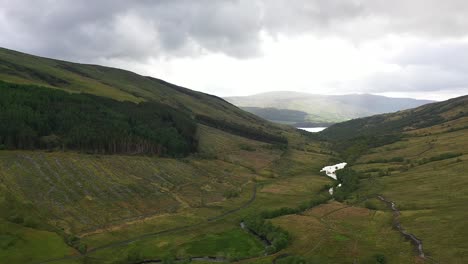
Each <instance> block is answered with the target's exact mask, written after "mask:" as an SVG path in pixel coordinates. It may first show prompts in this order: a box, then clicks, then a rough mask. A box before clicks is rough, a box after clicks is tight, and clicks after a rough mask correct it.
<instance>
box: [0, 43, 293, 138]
mask: <svg viewBox="0 0 468 264" xmlns="http://www.w3.org/2000/svg"><path fill="white" fill-rule="evenodd" d="M0 80H2V81H4V82H8V83H16V84H34V85H38V86H41V87H49V88H57V89H61V90H64V91H68V92H72V93H89V94H93V95H97V96H102V97H108V98H112V99H115V100H118V101H130V102H134V103H138V102H144V101H152V102H157V103H161V104H164V105H168V106H170V107H172V108H175V109H178V110H180V111H184V112H186V113H187V114H188V115H190V116H192V117H193V118H194V119H196V120H197V121H198V122H200V123H205V124H208V125H210V126H216V127H219V128H225V127H230V128H231V129H230V131H231V133H238V134H240V133H243V132H242V131H244V130H253V132H249V131H246V132H245V133H244V134H260V133H268V134H272V135H275V134H278V133H279V132H280V131H281V130H284V129H285V128H279V127H278V126H274V125H272V124H270V123H268V122H265V121H264V120H262V119H260V118H258V117H256V116H255V115H252V114H250V113H248V112H245V111H242V110H240V109H239V108H237V107H235V106H233V105H232V104H230V103H228V102H226V101H224V100H223V99H221V98H218V97H216V96H212V95H208V94H204V93H201V92H196V91H192V90H189V89H187V88H184V87H180V86H177V85H174V84H171V83H168V82H165V81H163V80H160V79H156V78H153V77H146V76H141V75H138V74H136V73H133V72H130V71H125V70H121V69H116V68H110V67H103V66H99V65H89V64H78V63H72V62H66V61H60V60H53V59H48V58H42V57H38V56H33V55H29V54H25V53H20V52H17V51H13V50H8V49H4V48H0ZM234 126H236V128H235V129H233V127H234ZM262 131H263V132H262Z"/></svg>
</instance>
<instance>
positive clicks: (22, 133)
mask: <svg viewBox="0 0 468 264" xmlns="http://www.w3.org/2000/svg"><path fill="white" fill-rule="evenodd" d="M0 59H1V60H0V69H2V71H1V72H0V79H1V83H0V88H1V89H2V90H1V91H2V95H4V97H2V98H1V99H0V109H1V110H2V112H1V113H0V119H1V120H2V123H1V124H0V263H37V264H39V263H57V264H82V263H87V264H89V263H96V264H97V263H109V264H111V263H120V264H124V263H126V264H137V263H214V262H225V263H257V264H261V263H265V264H266V263H279V264H281V263H283V264H288V263H289V264H292V263H312V264H313V263H463V261H464V260H465V259H466V258H467V256H468V255H467V254H468V244H467V242H466V241H465V240H466V239H465V238H466V236H467V235H468V233H467V232H466V230H465V228H464V224H465V222H466V221H465V219H466V218H467V217H468V215H467V212H468V211H467V210H464V208H466V202H467V201H468V193H467V191H466V190H465V189H466V188H464V186H465V185H466V182H467V181H468V177H467V176H466V171H467V165H468V159H467V155H468V138H467V136H466V129H467V128H468V118H467V116H466V115H467V113H468V110H467V109H468V100H467V97H466V96H465V97H458V98H454V99H451V100H448V101H444V102H437V103H433V104H428V105H423V106H420V107H418V108H414V109H409V110H404V111H399V112H395V113H388V114H383V115H374V116H371V117H366V118H358V119H353V120H350V121H347V122H342V123H338V124H335V125H333V126H330V127H329V128H327V129H325V130H323V131H322V132H319V133H309V132H306V131H303V130H298V129H295V128H293V127H291V126H287V125H282V124H276V123H272V122H269V121H267V120H264V119H262V118H260V117H257V116H255V115H252V114H250V113H247V112H244V111H243V110H241V109H239V108H237V107H235V106H234V105H232V104H230V103H228V102H226V101H224V100H223V99H220V98H218V97H215V96H212V95H208V94H204V93H200V92H195V91H192V90H189V89H187V88H183V87H180V86H176V85H173V84H170V83H167V82H164V81H162V80H158V79H154V78H151V77H145V76H140V75H137V74H135V73H131V72H127V71H123V70H119V69H115V68H107V67H103V66H96V65H85V64H75V63H71V62H64V61H57V60H52V59H47V58H41V57H36V56H32V55H28V54H22V53H19V52H15V51H11V50H6V49H1V50H0ZM73 113H77V114H76V116H74V114H73ZM78 116H79V118H78ZM343 162H346V163H343ZM333 164H336V165H334V167H335V168H336V166H338V167H339V170H336V172H335V170H333V171H331V170H328V172H327V174H326V173H324V172H323V171H322V172H321V170H322V169H325V168H326V167H325V166H329V165H333ZM343 164H344V165H343ZM324 167H325V168H324ZM325 170H327V169H325ZM335 173H336V174H335ZM327 175H328V176H327ZM330 175H333V176H335V177H331V176H330ZM332 178H333V179H332ZM338 186H339V187H338ZM329 190H333V192H332V193H330V192H329ZM392 203H393V204H392ZM389 204H390V207H389V206H388V205H389ZM398 225H401V227H402V228H398ZM395 227H396V228H395ZM403 229H404V231H403ZM405 232H406V235H405ZM402 234H403V235H402ZM413 238H414V239H413ZM417 241H422V249H421V251H417V250H415V245H416V248H418V247H419V245H420V244H418V243H417Z"/></svg>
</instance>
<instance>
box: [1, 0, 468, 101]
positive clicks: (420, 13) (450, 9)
mask: <svg viewBox="0 0 468 264" xmlns="http://www.w3.org/2000/svg"><path fill="white" fill-rule="evenodd" d="M0 6H1V8H0V32H1V34H0V46H1V47H5V48H9V49H14V50H18V51H22V52H27V53H32V54H35V55H39V56H45V57H52V58H56V59H62V60H70V61H75V62H81V63H93V64H102V65H106V66H112V67H118V68H124V69H128V70H131V71H135V72H137V73H139V74H142V75H149V76H153V77H157V78H161V79H164V80H166V81H169V82H172V83H175V84H178V85H181V86H185V87H188V88H191V89H194V90H199V91H203V92H206V93H211V94H215V95H218V96H239V95H250V94H256V93H262V92H268V91H299V92H308V93H313V94H348V93H373V94H380V95H387V96H393V97H413V98H420V99H432V100H445V99H448V98H451V97H456V96H461V95H465V94H468V74H467V72H468V15H467V14H468V1H466V0H445V1H440V0H392V1H388V0H197V1H193V0H134V1H127V0H99V1H95V0H41V1H35V0H29V1H27V0H15V1H11V0H0Z"/></svg>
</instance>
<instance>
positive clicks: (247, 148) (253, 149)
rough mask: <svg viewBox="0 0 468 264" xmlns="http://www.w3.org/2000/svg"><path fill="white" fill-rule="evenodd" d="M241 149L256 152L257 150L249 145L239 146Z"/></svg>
mask: <svg viewBox="0 0 468 264" xmlns="http://www.w3.org/2000/svg"><path fill="white" fill-rule="evenodd" d="M239 148H240V149H241V150H245V151H255V150H256V149H255V148H254V147H252V146H250V145H247V144H241V145H240V146H239Z"/></svg>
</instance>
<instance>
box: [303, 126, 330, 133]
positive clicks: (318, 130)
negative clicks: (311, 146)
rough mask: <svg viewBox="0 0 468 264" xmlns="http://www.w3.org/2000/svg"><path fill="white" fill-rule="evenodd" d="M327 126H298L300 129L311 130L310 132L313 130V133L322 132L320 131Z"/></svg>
mask: <svg viewBox="0 0 468 264" xmlns="http://www.w3.org/2000/svg"><path fill="white" fill-rule="evenodd" d="M325 128H326V127H298V129H302V130H305V131H309V132H312V133H317V132H320V131H322V130H324V129H325Z"/></svg>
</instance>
